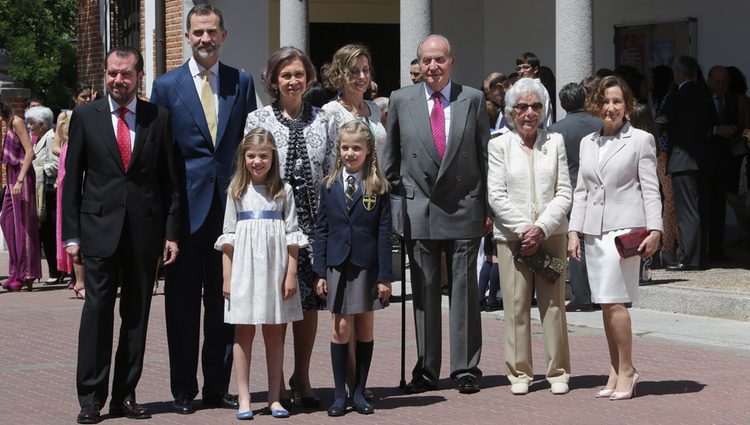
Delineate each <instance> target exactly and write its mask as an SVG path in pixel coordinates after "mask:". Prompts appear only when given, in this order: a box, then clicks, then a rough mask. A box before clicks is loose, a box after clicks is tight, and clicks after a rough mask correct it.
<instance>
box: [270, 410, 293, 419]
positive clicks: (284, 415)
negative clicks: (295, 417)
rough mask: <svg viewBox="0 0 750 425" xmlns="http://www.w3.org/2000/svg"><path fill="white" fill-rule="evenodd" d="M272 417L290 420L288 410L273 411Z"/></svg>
mask: <svg viewBox="0 0 750 425" xmlns="http://www.w3.org/2000/svg"><path fill="white" fill-rule="evenodd" d="M271 415H272V416H273V417H274V418H288V417H289V411H288V410H286V409H271Z"/></svg>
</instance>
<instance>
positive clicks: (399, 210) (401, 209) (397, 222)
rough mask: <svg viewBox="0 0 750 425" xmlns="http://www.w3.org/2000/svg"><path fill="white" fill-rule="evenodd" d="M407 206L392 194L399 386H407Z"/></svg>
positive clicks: (399, 197) (402, 387)
mask: <svg viewBox="0 0 750 425" xmlns="http://www.w3.org/2000/svg"><path fill="white" fill-rule="evenodd" d="M405 213H406V206H405V205H404V198H403V197H401V196H398V195H394V194H391V224H392V225H391V227H392V229H393V232H394V233H395V234H397V235H398V240H399V248H400V249H401V381H400V382H399V385H398V387H399V388H401V389H404V388H406V366H405V364H406V249H405V247H406V244H405V243H404V221H405Z"/></svg>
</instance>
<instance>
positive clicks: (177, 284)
mask: <svg viewBox="0 0 750 425" xmlns="http://www.w3.org/2000/svg"><path fill="white" fill-rule="evenodd" d="M226 36H227V30H226V29H225V28H224V18H223V16H222V14H221V11H220V10H219V9H217V8H215V7H213V6H211V5H209V4H199V5H196V6H195V7H193V8H192V9H191V10H190V12H189V13H188V17H187V32H186V33H185V37H186V38H187V40H188V42H189V43H190V45H191V46H192V50H193V57H192V58H190V59H189V60H188V61H187V62H186V63H185V64H184V65H182V66H181V67H179V68H177V69H175V70H173V71H171V72H168V73H166V74H164V75H162V76H160V77H159V78H157V79H156V81H154V86H153V90H152V92H151V101H152V102H154V103H156V104H157V105H161V106H164V107H166V108H167V109H169V111H170V113H171V115H172V137H173V140H174V145H175V149H176V156H177V158H178V171H179V178H180V188H181V191H182V192H183V196H184V197H185V199H186V207H185V208H183V215H184V219H185V222H184V224H185V226H184V228H183V229H182V232H181V234H180V246H181V248H182V255H180V258H179V259H178V261H177V262H176V263H175V266H174V267H171V268H170V269H168V270H167V272H166V284H165V287H164V302H165V313H166V321H167V340H168V343H169V369H170V383H171V388H172V395H173V396H174V400H175V402H174V406H173V407H174V410H175V412H177V413H182V414H189V413H193V412H194V411H195V410H194V407H193V399H194V398H195V396H196V395H197V394H198V380H197V377H196V375H197V373H198V351H199V340H200V338H199V337H200V325H201V324H200V318H201V296H202V298H203V307H204V317H203V338H204V339H203V350H202V352H201V353H202V355H201V361H202V366H203V378H204V382H203V388H202V393H203V406H204V407H227V408H236V407H238V404H237V400H236V396H233V395H229V394H228V386H229V378H230V375H231V370H232V341H233V338H234V328H233V327H232V326H231V325H228V324H225V323H224V298H223V296H222V293H221V285H222V274H221V253H220V252H218V251H216V250H214V249H213V244H214V242H215V241H216V239H217V238H218V237H219V235H221V232H222V223H223V219H224V208H225V205H226V190H227V187H228V186H229V180H230V178H231V176H232V172H233V156H234V152H235V149H236V148H237V143H239V141H240V140H241V139H242V132H243V129H244V125H245V119H246V117H247V114H248V113H249V112H251V111H253V110H254V109H255V88H254V86H253V80H252V77H250V75H248V74H246V73H244V72H240V71H239V70H237V69H235V68H232V67H229V66H226V65H224V64H222V63H220V62H219V50H220V47H221V44H222V43H223V41H224V40H225V39H226Z"/></svg>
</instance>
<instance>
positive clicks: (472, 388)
mask: <svg viewBox="0 0 750 425" xmlns="http://www.w3.org/2000/svg"><path fill="white" fill-rule="evenodd" d="M458 392H460V393H461V394H474V393H478V392H479V379H477V377H476V376H472V375H465V376H462V377H460V378H458Z"/></svg>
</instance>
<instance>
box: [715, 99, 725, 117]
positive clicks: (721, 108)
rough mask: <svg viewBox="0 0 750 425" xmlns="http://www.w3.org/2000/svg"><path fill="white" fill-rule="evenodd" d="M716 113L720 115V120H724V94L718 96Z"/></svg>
mask: <svg viewBox="0 0 750 425" xmlns="http://www.w3.org/2000/svg"><path fill="white" fill-rule="evenodd" d="M715 99H716V115H718V116H719V121H723V120H724V96H716V97H715Z"/></svg>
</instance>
